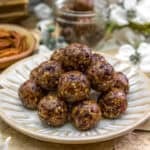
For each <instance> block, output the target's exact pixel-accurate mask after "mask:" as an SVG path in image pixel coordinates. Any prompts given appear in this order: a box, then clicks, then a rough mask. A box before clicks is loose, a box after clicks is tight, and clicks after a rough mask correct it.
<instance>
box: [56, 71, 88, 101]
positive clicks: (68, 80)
mask: <svg viewBox="0 0 150 150" xmlns="http://www.w3.org/2000/svg"><path fill="white" fill-rule="evenodd" d="M89 94H90V84H89V81H88V80H87V78H86V76H85V75H84V74H82V73H81V72H79V71H70V72H67V73H64V74H63V75H62V76H61V77H60V79H59V83H58V95H59V97H61V98H62V99H64V100H66V101H68V102H76V101H81V100H85V99H86V98H88V96H89Z"/></svg>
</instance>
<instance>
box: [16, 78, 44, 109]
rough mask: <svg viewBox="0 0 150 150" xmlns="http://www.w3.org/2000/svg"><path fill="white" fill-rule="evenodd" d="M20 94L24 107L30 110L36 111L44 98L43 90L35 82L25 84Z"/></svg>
mask: <svg viewBox="0 0 150 150" xmlns="http://www.w3.org/2000/svg"><path fill="white" fill-rule="evenodd" d="M18 94H19V97H20V99H21V101H22V103H23V105H24V106H25V107H27V108H29V109H36V108H37V105H38V102H39V101H40V99H41V98H42V97H43V96H44V92H43V90H42V89H41V88H40V87H39V86H37V84H36V83H35V82H34V81H33V80H27V81H26V82H24V83H23V84H22V85H21V86H20V88H19V91H18Z"/></svg>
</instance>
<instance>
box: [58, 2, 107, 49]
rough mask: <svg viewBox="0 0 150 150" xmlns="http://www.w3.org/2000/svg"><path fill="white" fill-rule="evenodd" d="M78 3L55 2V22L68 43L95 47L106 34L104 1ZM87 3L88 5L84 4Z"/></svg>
mask: <svg viewBox="0 0 150 150" xmlns="http://www.w3.org/2000/svg"><path fill="white" fill-rule="evenodd" d="M77 1H78V2H79V3H78V4H75V2H76V1H75V0H74V1H73V0H57V1H56V2H55V21H56V23H57V24H58V27H59V28H60V34H61V36H63V37H64V38H65V40H66V42H68V43H72V42H80V43H84V44H87V45H89V46H91V47H95V46H96V45H97V43H98V42H99V41H100V40H101V39H102V38H103V37H104V34H105V26H106V23H105V20H106V18H105V16H104V14H105V13H104V11H105V3H102V2H104V0H102V1H101V2H100V1H99V0H95V1H94V0H77ZM85 1H86V2H88V3H85V5H84V3H83V4H82V2H85ZM92 2H93V3H92ZM80 3H81V5H80Z"/></svg>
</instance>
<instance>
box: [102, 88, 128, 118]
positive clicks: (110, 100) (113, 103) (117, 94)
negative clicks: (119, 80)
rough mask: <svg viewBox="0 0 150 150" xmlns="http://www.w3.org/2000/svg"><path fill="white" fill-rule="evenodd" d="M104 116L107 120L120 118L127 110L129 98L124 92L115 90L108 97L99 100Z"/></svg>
mask: <svg viewBox="0 0 150 150" xmlns="http://www.w3.org/2000/svg"><path fill="white" fill-rule="evenodd" d="M99 104H100V106H101V111H102V115H103V117H105V118H109V119H115V118H118V117H119V116H120V115H121V114H122V113H124V112H125V110H126V109H127V96H126V94H125V93H124V91H122V90H120V89H117V88H113V89H112V90H111V91H109V92H108V93H107V94H106V95H104V96H103V97H101V98H99Z"/></svg>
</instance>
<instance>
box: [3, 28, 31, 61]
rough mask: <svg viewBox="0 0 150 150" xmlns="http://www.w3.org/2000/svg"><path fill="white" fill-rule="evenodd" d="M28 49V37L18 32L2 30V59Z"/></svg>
mask: <svg viewBox="0 0 150 150" xmlns="http://www.w3.org/2000/svg"><path fill="white" fill-rule="evenodd" d="M27 48H28V45H27V40H26V37H25V36H23V35H21V34H19V33H18V32H16V31H8V30H5V29H0V59H1V58H4V57H9V56H12V55H16V54H19V53H21V52H23V51H26V50H27Z"/></svg>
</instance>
